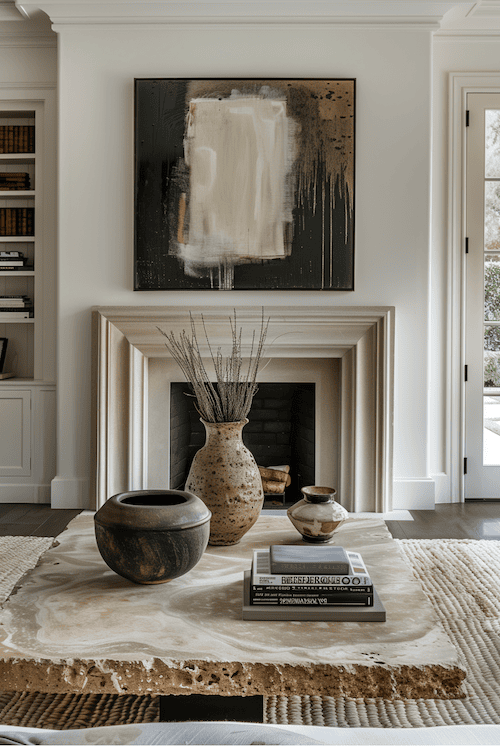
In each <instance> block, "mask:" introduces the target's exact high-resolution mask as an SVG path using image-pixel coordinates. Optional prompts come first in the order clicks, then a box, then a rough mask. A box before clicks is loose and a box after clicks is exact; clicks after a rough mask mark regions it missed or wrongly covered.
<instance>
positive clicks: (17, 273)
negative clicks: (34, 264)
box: [0, 269, 35, 277]
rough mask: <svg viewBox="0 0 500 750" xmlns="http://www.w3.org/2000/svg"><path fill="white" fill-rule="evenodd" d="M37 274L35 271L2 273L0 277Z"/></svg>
mask: <svg viewBox="0 0 500 750" xmlns="http://www.w3.org/2000/svg"><path fill="white" fill-rule="evenodd" d="M34 275H35V272H34V271H33V269H31V270H27V271H0V276H4V277H8V276H34Z"/></svg>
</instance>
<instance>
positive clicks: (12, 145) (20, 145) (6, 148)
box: [0, 125, 35, 154]
mask: <svg viewBox="0 0 500 750" xmlns="http://www.w3.org/2000/svg"><path fill="white" fill-rule="evenodd" d="M34 151H35V126H34V125H0V154H30V153H33V152H34Z"/></svg>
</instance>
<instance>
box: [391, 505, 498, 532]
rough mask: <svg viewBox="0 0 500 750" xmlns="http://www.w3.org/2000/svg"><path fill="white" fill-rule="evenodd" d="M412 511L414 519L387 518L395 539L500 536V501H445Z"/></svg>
mask: <svg viewBox="0 0 500 750" xmlns="http://www.w3.org/2000/svg"><path fill="white" fill-rule="evenodd" d="M410 513H411V515H412V517H413V521H386V523H387V527H388V529H389V531H390V532H391V534H392V535H393V537H395V538H396V539H500V502H498V503H497V502H494V503H443V504H439V505H436V508H435V510H412V511H410Z"/></svg>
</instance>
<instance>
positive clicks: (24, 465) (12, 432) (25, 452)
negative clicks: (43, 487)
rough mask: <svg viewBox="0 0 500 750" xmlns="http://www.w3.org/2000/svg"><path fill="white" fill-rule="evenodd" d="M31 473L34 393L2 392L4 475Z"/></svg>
mask: <svg viewBox="0 0 500 750" xmlns="http://www.w3.org/2000/svg"><path fill="white" fill-rule="evenodd" d="M30 472H31V392H30V391H13V390H10V389H9V390H8V391H3V392H1V393H0V476H2V477H19V476H22V477H26V476H29V474H30Z"/></svg>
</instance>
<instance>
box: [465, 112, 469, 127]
mask: <svg viewBox="0 0 500 750" xmlns="http://www.w3.org/2000/svg"><path fill="white" fill-rule="evenodd" d="M465 127H466V128H468V127H469V110H468V109H466V110H465Z"/></svg>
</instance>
